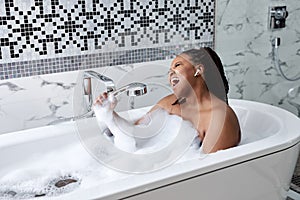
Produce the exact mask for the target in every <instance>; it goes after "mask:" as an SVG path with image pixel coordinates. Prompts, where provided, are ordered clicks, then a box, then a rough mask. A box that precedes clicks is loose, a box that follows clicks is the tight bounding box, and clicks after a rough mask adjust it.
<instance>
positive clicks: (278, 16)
mask: <svg viewBox="0 0 300 200" xmlns="http://www.w3.org/2000/svg"><path fill="white" fill-rule="evenodd" d="M287 16H288V12H287V10H286V6H271V7H269V28H270V29H271V30H273V29H279V28H284V27H285V19H286V18H287Z"/></svg>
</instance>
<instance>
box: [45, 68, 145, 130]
mask: <svg viewBox="0 0 300 200" xmlns="http://www.w3.org/2000/svg"><path fill="white" fill-rule="evenodd" d="M92 78H94V79H96V80H99V81H101V82H103V83H104V84H105V86H106V92H107V93H110V94H112V95H113V96H114V97H117V96H119V95H120V94H122V93H123V92H127V95H128V96H131V97H133V96H141V95H144V94H146V93H147V85H146V84H144V83H138V82H133V83H129V84H128V85H125V86H123V87H121V88H119V89H117V90H116V87H115V84H114V82H113V80H112V79H110V78H108V77H106V76H104V75H102V74H99V73H97V72H95V71H85V72H84V73H83V85H82V86H83V95H84V97H86V98H87V101H88V107H87V111H86V112H85V113H84V114H81V115H78V116H73V117H69V118H62V119H58V120H55V121H53V122H50V123H49V124H48V125H53V124H58V123H61V122H66V121H75V120H77V119H83V118H89V117H92V116H93V115H94V111H93V109H92V105H93V94H92V80H91V79H92Z"/></svg>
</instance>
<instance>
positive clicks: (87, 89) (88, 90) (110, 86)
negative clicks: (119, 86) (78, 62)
mask: <svg viewBox="0 0 300 200" xmlns="http://www.w3.org/2000/svg"><path fill="white" fill-rule="evenodd" d="M92 78H94V79H96V80H99V81H101V82H103V83H104V84H105V86H106V92H107V93H109V92H112V91H115V90H116V88H115V84H114V82H113V80H111V79H110V78H108V77H106V76H104V75H102V74H99V73H97V72H95V71H85V72H84V73H83V93H84V96H85V97H87V99H88V111H91V110H92V105H93V94H92V80H91V79H92Z"/></svg>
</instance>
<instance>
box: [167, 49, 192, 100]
mask: <svg viewBox="0 0 300 200" xmlns="http://www.w3.org/2000/svg"><path fill="white" fill-rule="evenodd" d="M189 60H190V57H189V56H188V55H186V54H180V55H179V56H177V57H176V58H175V59H174V60H173V62H172V64H171V67H170V70H169V83H170V85H171V87H172V89H173V91H174V94H175V95H176V96H177V98H179V97H187V96H186V95H187V93H188V92H190V91H191V89H192V88H193V87H194V85H195V82H196V81H195V80H196V79H195V77H194V74H195V71H196V69H195V67H194V65H193V64H192V63H191V62H190V61H189Z"/></svg>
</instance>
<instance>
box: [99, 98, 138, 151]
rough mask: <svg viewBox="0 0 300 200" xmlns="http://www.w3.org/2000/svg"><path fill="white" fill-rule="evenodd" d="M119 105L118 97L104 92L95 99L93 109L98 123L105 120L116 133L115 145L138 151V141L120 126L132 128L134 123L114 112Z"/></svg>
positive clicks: (113, 132) (124, 149) (123, 148)
mask: <svg viewBox="0 0 300 200" xmlns="http://www.w3.org/2000/svg"><path fill="white" fill-rule="evenodd" d="M116 105H117V99H116V98H115V97H114V96H113V95H109V94H107V93H103V94H102V95H100V96H99V97H97V99H96V100H95V103H94V106H93V110H94V112H95V115H96V118H97V121H98V123H101V122H104V123H105V124H106V126H107V127H108V128H109V129H110V131H111V133H112V134H113V135H114V143H115V146H116V147H117V148H119V149H121V150H123V151H126V152H135V151H136V141H135V139H134V138H133V137H130V136H129V135H127V134H126V133H124V131H123V130H122V129H120V127H127V128H125V130H130V128H131V127H133V126H134V125H133V124H131V123H129V122H128V121H126V120H125V119H123V118H121V117H120V116H119V115H118V114H117V113H115V112H114V108H115V107H116Z"/></svg>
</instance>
